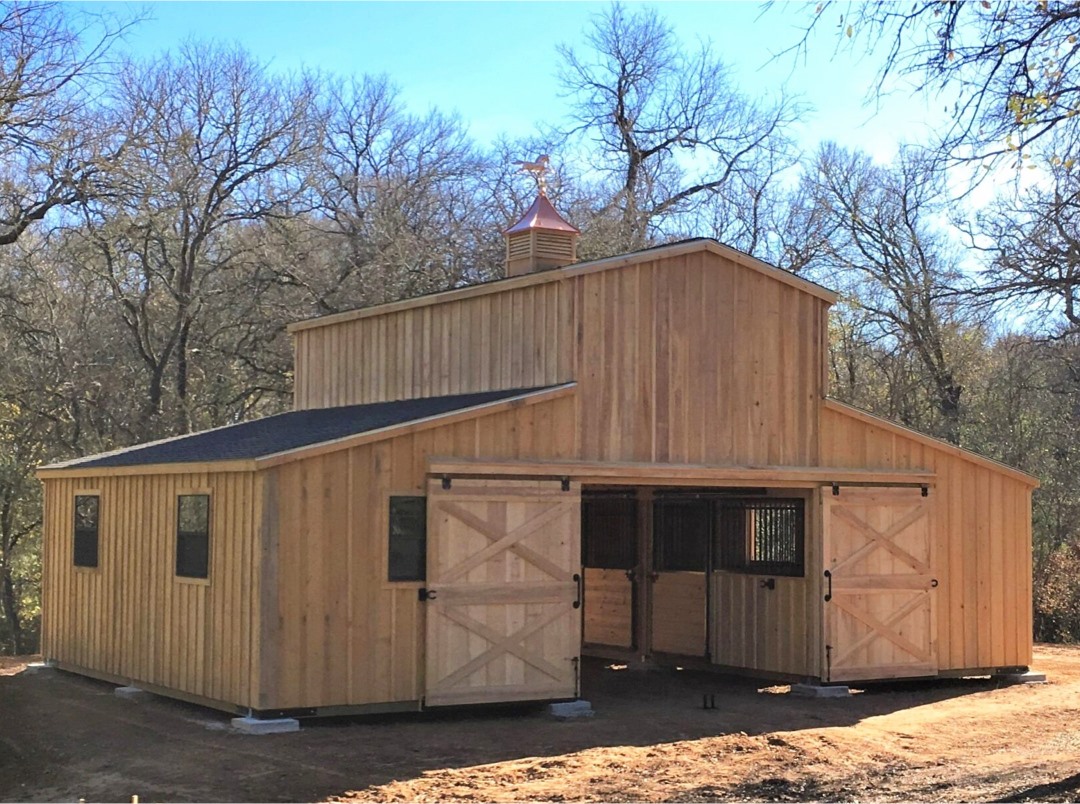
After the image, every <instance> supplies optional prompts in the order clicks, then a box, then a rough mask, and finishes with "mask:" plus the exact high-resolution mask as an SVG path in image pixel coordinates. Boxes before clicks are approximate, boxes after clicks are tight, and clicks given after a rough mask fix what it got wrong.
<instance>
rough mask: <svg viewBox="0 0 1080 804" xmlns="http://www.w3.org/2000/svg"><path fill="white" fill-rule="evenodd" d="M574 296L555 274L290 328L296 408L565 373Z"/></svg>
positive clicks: (527, 381) (530, 383) (489, 386)
mask: <svg viewBox="0 0 1080 804" xmlns="http://www.w3.org/2000/svg"><path fill="white" fill-rule="evenodd" d="M572 304H573V298H572V294H571V288H570V286H569V285H568V284H567V283H565V282H562V281H553V282H546V283H542V284H533V285H531V286H528V287H524V288H517V289H507V290H504V291H502V292H498V293H485V294H483V295H477V296H473V297H470V298H466V299H460V300H448V301H446V302H442V303H440V304H434V305H420V306H412V307H410V306H408V305H409V303H408V302H405V303H403V305H402V306H404V307H406V309H403V310H400V311H398V312H386V313H376V312H375V311H372V312H373V314H372V315H369V316H368V315H365V316H362V317H359V318H355V319H352V320H349V321H343V322H340V323H337V324H330V325H327V326H322V327H315V328H312V329H301V330H299V331H297V332H295V333H294V335H293V337H294V339H295V340H294V344H293V349H294V369H295V380H294V392H293V393H294V407H295V408H296V409H297V410H302V409H306V408H323V407H333V406H337V405H353V404H360V403H365V402H385V401H387V400H395V399H415V398H420V397H428V396H445V395H447V394H461V393H467V392H471V391H490V390H501V389H504V388H533V387H538V386H543V385H557V384H558V383H561V382H566V381H567V380H569V379H571V375H572V373H573V371H572V367H571V360H572V349H573V344H572V342H571V337H572V334H573V307H572Z"/></svg>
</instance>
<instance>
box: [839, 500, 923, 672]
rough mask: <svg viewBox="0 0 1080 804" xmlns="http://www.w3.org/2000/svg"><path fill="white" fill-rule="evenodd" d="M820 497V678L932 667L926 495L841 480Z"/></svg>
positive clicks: (913, 670)
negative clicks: (822, 591)
mask: <svg viewBox="0 0 1080 804" xmlns="http://www.w3.org/2000/svg"><path fill="white" fill-rule="evenodd" d="M822 499H823V509H824V524H825V553H824V557H825V577H824V589H825V657H824V658H825V668H826V670H825V679H826V680H827V681H855V680H859V679H885V678H905V677H913V676H926V675H934V674H936V673H937V657H936V655H935V639H934V588H935V587H936V586H937V580H936V579H935V578H934V572H933V568H932V564H931V554H930V517H929V511H930V505H931V497H929V496H923V492H922V490H921V489H918V488H850V487H842V488H840V489H839V494H836V495H834V494H833V493H832V492H831V490H830V489H823V491H822Z"/></svg>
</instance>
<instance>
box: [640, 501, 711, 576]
mask: <svg viewBox="0 0 1080 804" xmlns="http://www.w3.org/2000/svg"><path fill="white" fill-rule="evenodd" d="M710 508H711V506H710V502H709V501H708V500H700V499H691V500H677V499H668V500H665V499H657V500H656V503H655V506H654V509H655V514H654V521H653V536H654V538H653V566H655V567H656V569H657V570H659V571H660V572H705V570H706V568H707V566H708V561H709V535H710V530H711V524H712V522H711V516H710Z"/></svg>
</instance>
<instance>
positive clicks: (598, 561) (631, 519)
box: [581, 490, 638, 650]
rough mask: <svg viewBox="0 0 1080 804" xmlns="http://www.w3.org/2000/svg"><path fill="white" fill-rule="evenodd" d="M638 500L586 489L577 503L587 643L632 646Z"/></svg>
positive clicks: (636, 562) (623, 493) (616, 646)
mask: <svg viewBox="0 0 1080 804" xmlns="http://www.w3.org/2000/svg"><path fill="white" fill-rule="evenodd" d="M637 518H638V503H637V499H636V497H635V495H634V493H633V492H632V491H631V492H611V491H592V492H590V491H588V490H586V492H585V494H584V495H583V496H582V501H581V541H582V547H583V551H582V560H583V563H584V565H585V570H584V576H585V602H584V607H585V617H584V620H585V622H584V632H585V633H584V637H585V639H584V641H585V644H586V645H597V646H602V647H606V648H620V649H623V650H629V649H631V648H633V647H634V625H635V619H634V607H635V605H636V598H637V595H636V593H635V583H636V581H637V575H638V573H637V564H638V543H637Z"/></svg>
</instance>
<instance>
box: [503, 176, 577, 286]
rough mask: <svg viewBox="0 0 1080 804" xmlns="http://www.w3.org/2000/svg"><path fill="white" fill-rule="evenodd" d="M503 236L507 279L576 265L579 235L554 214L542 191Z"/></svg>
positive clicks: (557, 214)
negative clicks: (572, 264)
mask: <svg viewBox="0 0 1080 804" xmlns="http://www.w3.org/2000/svg"><path fill="white" fill-rule="evenodd" d="M503 234H504V235H505V236H506V275H507V276H520V275H521V274H531V273H533V272H535V271H546V270H548V269H549V268H562V267H563V266H564V265H570V264H571V263H574V262H577V241H578V237H580V236H581V232H580V231H579V230H578V229H577V228H576V227H575V226H573V225H571V224H569V223H567V222H566V221H565V220H564V219H563V217H562V216H561V215H560V214H559V213H558V212H556V211H555V207H553V206H552V205H551V202H550V201H548V200H547V196H545V195H544V192H543V189H542V188H541V191H540V194H539V195H538V196H537V197H536V200H535V201H533V203H532V206H531V207H529V210H528V212H526V213H525V215H524V217H522V219H521V220H519V221H518V222H517V223H515V224H514V225H513V226H511V227H510V228H509V229H507V230H506V231H505V232H503Z"/></svg>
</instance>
